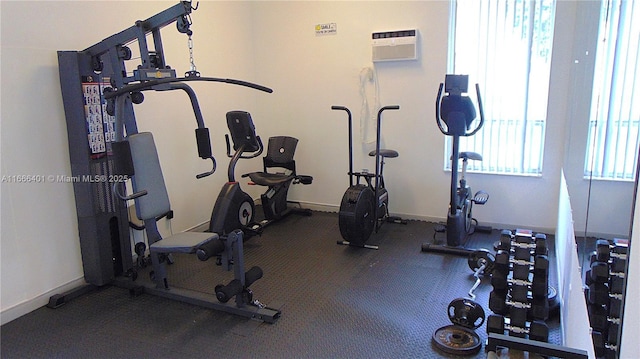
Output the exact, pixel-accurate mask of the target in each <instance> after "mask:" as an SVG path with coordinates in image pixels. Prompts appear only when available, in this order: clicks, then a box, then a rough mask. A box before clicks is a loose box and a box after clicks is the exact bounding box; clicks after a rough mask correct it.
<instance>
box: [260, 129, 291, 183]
mask: <svg viewBox="0 0 640 359" xmlns="http://www.w3.org/2000/svg"><path fill="white" fill-rule="evenodd" d="M297 145H298V139H297V138H294V137H289V136H274V137H269V144H268V146H267V156H266V157H265V158H264V161H263V162H264V171H265V172H267V169H268V168H271V167H282V168H286V169H288V170H290V171H292V172H293V173H294V174H295V172H296V162H295V161H294V160H293V156H294V155H295V153H296V147H297Z"/></svg>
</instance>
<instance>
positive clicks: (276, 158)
mask: <svg viewBox="0 0 640 359" xmlns="http://www.w3.org/2000/svg"><path fill="white" fill-rule="evenodd" d="M226 118H227V127H228V128H229V132H230V134H231V141H232V142H233V150H234V151H235V152H234V153H233V154H231V143H230V140H229V135H225V140H226V143H227V156H228V157H230V158H231V160H230V161H229V167H228V169H227V176H228V182H227V183H225V184H224V185H223V187H222V189H221V190H220V193H219V194H218V198H217V199H216V203H215V205H214V207H213V211H212V212H211V221H210V222H209V232H213V233H219V234H226V233H229V232H231V231H233V230H235V229H238V228H240V229H242V230H243V231H244V232H245V239H247V238H250V237H251V236H252V235H256V234H260V233H261V232H262V230H263V229H264V228H265V227H266V226H268V225H269V224H271V223H273V222H274V221H276V220H279V219H281V218H283V217H285V216H287V215H289V214H292V213H298V214H303V215H311V214H312V212H311V210H310V209H305V208H289V207H288V205H287V203H288V202H287V193H288V190H289V187H290V186H291V184H297V183H302V184H305V185H306V184H310V183H311V182H312V181H313V177H312V176H306V175H298V174H297V173H296V167H295V161H294V160H293V156H294V153H295V149H296V145H297V143H298V140H297V139H296V138H293V137H287V136H278V137H271V138H269V143H268V147H267V156H266V157H264V158H263V164H264V172H252V173H248V174H244V175H242V177H250V179H251V181H252V182H253V184H257V185H261V186H267V187H268V189H267V191H266V192H265V193H264V194H263V195H262V196H261V201H262V208H263V211H264V219H263V220H262V221H260V222H254V211H255V204H254V202H253V199H252V198H251V196H249V194H247V193H246V192H244V191H243V190H242V189H241V188H240V183H239V182H237V181H236V179H235V167H236V164H237V163H238V161H239V160H240V159H250V158H256V157H258V156H260V155H261V154H262V153H263V151H264V146H263V144H262V140H261V139H260V136H257V135H256V131H255V126H254V124H253V120H252V119H251V114H249V113H248V112H245V111H230V112H228V113H227V114H226ZM276 167H277V168H283V169H285V172H287V173H282V172H280V173H269V172H267V171H268V170H269V169H271V168H276ZM198 255H199V256H203V257H206V256H207V254H206V251H201V252H199V253H198Z"/></svg>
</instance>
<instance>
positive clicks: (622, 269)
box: [584, 239, 628, 359]
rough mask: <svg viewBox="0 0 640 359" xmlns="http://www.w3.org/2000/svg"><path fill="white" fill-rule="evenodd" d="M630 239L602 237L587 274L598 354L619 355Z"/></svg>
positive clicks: (605, 356)
mask: <svg viewBox="0 0 640 359" xmlns="http://www.w3.org/2000/svg"><path fill="white" fill-rule="evenodd" d="M627 251H628V241H626V240H613V241H608V240H605V239H599V240H597V241H596V248H595V250H594V251H593V252H591V254H590V256H589V269H588V270H587V271H586V273H585V276H584V284H585V287H586V291H585V297H586V300H587V310H588V312H589V323H590V325H591V329H592V330H591V333H592V334H591V336H592V339H593V346H594V350H595V354H596V357H598V358H607V359H608V358H618V339H619V336H620V323H621V321H620V318H621V316H622V310H623V305H622V304H623V292H624V285H625V276H626V268H627Z"/></svg>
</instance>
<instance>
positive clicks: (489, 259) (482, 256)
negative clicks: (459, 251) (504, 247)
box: [467, 249, 496, 274]
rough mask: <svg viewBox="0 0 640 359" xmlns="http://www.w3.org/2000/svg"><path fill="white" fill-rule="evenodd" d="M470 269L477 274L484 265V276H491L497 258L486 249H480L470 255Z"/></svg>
mask: <svg viewBox="0 0 640 359" xmlns="http://www.w3.org/2000/svg"><path fill="white" fill-rule="evenodd" d="M467 262H468V263H469V268H471V270H472V271H473V272H474V273H475V272H476V271H477V270H478V269H479V268H480V267H482V265H483V264H484V266H485V267H484V270H483V273H484V274H491V272H493V268H494V266H495V263H496V256H495V255H493V253H491V252H489V251H488V250H486V249H478V250H475V251H473V252H472V253H471V254H469V258H468V260H467Z"/></svg>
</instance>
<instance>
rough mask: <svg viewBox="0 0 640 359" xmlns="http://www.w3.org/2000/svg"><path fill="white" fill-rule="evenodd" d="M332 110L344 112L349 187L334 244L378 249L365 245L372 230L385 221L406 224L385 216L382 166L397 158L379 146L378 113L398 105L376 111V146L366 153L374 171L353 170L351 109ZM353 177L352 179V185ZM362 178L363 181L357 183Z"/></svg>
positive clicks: (387, 203) (387, 196) (386, 195)
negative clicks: (347, 137)
mask: <svg viewBox="0 0 640 359" xmlns="http://www.w3.org/2000/svg"><path fill="white" fill-rule="evenodd" d="M331 109H332V110H342V111H345V112H347V115H348V120H349V188H348V189H347V191H346V192H345V193H344V195H343V197H342V202H341V203H340V212H339V216H338V222H339V227H340V234H341V235H342V238H344V241H338V244H343V245H350V246H356V247H362V248H369V249H378V246H376V245H370V244H366V242H367V240H369V237H370V236H371V233H372V232H373V231H374V230H375V232H376V233H378V230H379V229H380V227H382V224H383V223H385V222H392V223H400V224H407V221H406V220H404V219H402V218H400V217H395V216H390V215H389V192H388V191H387V189H386V188H385V184H384V177H383V175H382V173H383V169H384V159H385V158H395V157H398V152H397V151H394V150H389V149H380V124H381V120H382V112H384V111H386V110H398V109H400V106H385V107H382V108H381V109H380V110H379V111H378V119H377V133H376V149H375V150H373V151H371V152H370V153H369V156H372V157H375V158H376V170H375V173H370V172H368V171H362V172H354V171H353V125H352V119H351V111H349V109H348V108H346V107H343V106H331ZM354 176H355V178H356V180H355V184H354ZM361 179H364V181H365V182H366V184H365V183H360V180H361Z"/></svg>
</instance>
